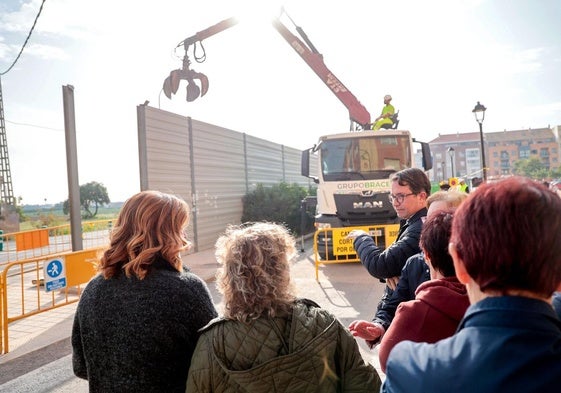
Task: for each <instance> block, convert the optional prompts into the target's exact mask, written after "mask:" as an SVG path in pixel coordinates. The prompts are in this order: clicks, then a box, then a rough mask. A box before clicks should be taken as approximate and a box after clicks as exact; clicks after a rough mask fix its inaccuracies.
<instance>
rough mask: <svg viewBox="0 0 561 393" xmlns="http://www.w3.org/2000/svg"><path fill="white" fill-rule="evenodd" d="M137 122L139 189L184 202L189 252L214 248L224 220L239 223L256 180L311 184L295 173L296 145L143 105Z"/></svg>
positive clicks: (313, 166)
mask: <svg viewBox="0 0 561 393" xmlns="http://www.w3.org/2000/svg"><path fill="white" fill-rule="evenodd" d="M137 120H138V147H139V165H140V168H139V169H140V188H141V190H148V189H151V190H159V191H163V192H168V193H172V194H175V195H178V196H180V197H182V198H183V199H185V201H187V203H189V205H190V206H191V209H192V215H191V222H190V225H189V234H188V235H189V238H190V239H191V240H192V242H193V246H194V247H193V249H192V251H193V252H198V251H203V250H207V249H210V248H212V247H214V243H215V242H216V239H217V238H218V236H219V235H220V234H221V233H222V232H223V231H224V228H225V227H226V226H227V225H228V224H239V223H240V221H241V216H242V208H243V206H242V197H243V196H244V195H245V194H246V193H247V192H249V191H251V190H253V189H254V188H255V187H256V186H257V184H263V185H266V186H267V185H274V184H278V183H280V182H281V181H284V182H286V183H289V184H292V183H297V184H300V185H302V186H303V187H308V186H311V185H312V184H313V182H312V181H311V180H310V179H308V178H306V177H303V176H301V175H300V157H301V151H300V150H298V149H295V148H291V147H287V146H284V145H280V144H277V143H273V142H270V141H267V140H265V139H261V138H257V137H254V136H250V135H247V134H245V133H242V132H238V131H234V130H230V129H227V128H223V127H219V126H216V125H212V124H209V123H205V122H202V121H198V120H194V119H192V118H190V117H184V116H180V115H177V114H174V113H170V112H167V111H163V110H160V109H156V108H152V107H149V106H144V105H139V106H138V107H137ZM315 165H316V163H315V162H313V163H312V168H311V170H310V173H316V172H317V170H316V167H315Z"/></svg>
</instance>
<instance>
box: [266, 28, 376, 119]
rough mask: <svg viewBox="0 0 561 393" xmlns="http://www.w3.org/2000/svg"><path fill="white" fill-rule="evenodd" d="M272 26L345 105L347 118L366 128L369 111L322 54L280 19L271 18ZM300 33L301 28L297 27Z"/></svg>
mask: <svg viewBox="0 0 561 393" xmlns="http://www.w3.org/2000/svg"><path fill="white" fill-rule="evenodd" d="M273 27H274V28H275V29H276V30H277V31H278V32H279V34H280V35H281V36H282V37H283V38H284V39H285V40H286V42H288V44H289V45H290V46H291V47H292V49H294V50H295V51H296V53H298V54H299V55H300V57H301V58H302V59H303V60H304V61H305V62H306V64H308V66H310V68H311V69H312V70H313V71H314V72H315V73H316V75H317V76H318V77H319V78H320V79H321V80H322V81H323V83H325V84H326V85H327V87H328V88H329V89H330V90H331V92H332V93H333V94H335V96H336V97H337V98H338V99H339V100H340V101H341V102H342V103H343V105H345V107H347V109H348V110H349V118H350V119H351V121H353V122H355V123H357V124H359V125H360V126H361V127H363V128H366V127H367V126H368V125H369V124H370V113H369V112H368V111H367V110H366V108H365V107H364V105H362V104H361V103H360V101H359V100H358V99H357V98H356V97H355V95H354V94H353V93H351V92H350V90H349V89H347V87H346V86H345V85H344V84H343V82H341V81H340V80H339V79H338V78H337V77H336V76H335V75H333V73H332V72H331V71H330V70H329V68H327V66H326V65H325V63H324V61H323V56H322V55H321V54H319V53H317V50H316V49H315V47H314V46H313V45H312V44H311V42H309V40H308V39H307V36H305V35H304V36H303V38H305V39H306V42H308V43H309V46H310V47H311V48H312V49H310V48H308V46H307V45H306V44H305V43H304V42H302V40H300V39H299V38H298V37H296V36H295V35H294V34H292V32H291V31H290V30H288V28H287V27H286V26H285V25H284V24H282V22H281V21H280V19H278V18H276V19H275V20H273ZM298 31H299V33H300V34H303V32H301V29H300V28H298Z"/></svg>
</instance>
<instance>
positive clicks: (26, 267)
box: [0, 247, 105, 354]
mask: <svg viewBox="0 0 561 393" xmlns="http://www.w3.org/2000/svg"><path fill="white" fill-rule="evenodd" d="M104 248H105V247H97V248H93V249H88V250H82V251H75V252H64V253H60V254H53V255H49V256H43V257H38V258H31V259H27V260H21V261H15V262H10V263H8V264H7V265H6V267H5V268H4V270H3V271H2V272H1V274H0V295H1V299H0V354H2V353H8V352H9V332H8V327H9V324H10V323H12V322H14V321H18V320H20V319H23V318H27V317H30V316H32V315H36V314H39V313H42V312H46V311H49V310H52V309H55V308H58V307H62V306H66V305H68V304H71V303H75V302H77V301H78V300H79V299H80V295H81V293H82V286H83V285H84V284H86V283H87V282H88V281H90V279H91V278H92V277H93V276H94V275H95V274H96V267H95V266H96V263H97V261H98V260H99V257H100V256H101V253H102V252H103V250H104Z"/></svg>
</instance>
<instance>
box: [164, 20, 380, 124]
mask: <svg viewBox="0 0 561 393" xmlns="http://www.w3.org/2000/svg"><path fill="white" fill-rule="evenodd" d="M283 12H284V10H283ZM284 13H285V12H284ZM285 14H286V13H285ZM286 15H287V14H286ZM287 16H288V15H287ZM289 19H290V21H291V22H292V23H293V24H294V26H295V27H296V30H297V32H298V33H299V34H300V35H301V36H302V38H303V40H304V41H305V42H304V41H302V40H301V39H299V38H298V37H297V36H295V35H294V34H293V33H292V32H291V31H290V30H289V29H288V28H287V27H286V26H285V25H284V24H283V23H282V22H281V20H280V16H279V17H277V18H275V19H274V20H273V22H272V23H273V27H274V28H275V29H276V30H277V31H278V33H279V34H280V35H281V36H282V37H283V38H284V39H285V40H286V42H288V44H289V45H290V46H291V47H292V49H294V50H295V51H296V52H297V53H298V54H299V55H300V57H301V58H302V59H303V60H304V61H305V62H306V64H308V66H309V67H310V68H311V69H312V70H313V71H314V72H315V73H316V75H317V76H318V77H319V78H320V79H321V80H322V81H323V83H325V84H326V85H327V87H328V88H329V89H330V90H331V92H332V93H333V94H335V96H336V97H337V98H338V99H339V100H340V101H341V102H342V103H343V105H345V107H346V108H347V109H348V111H349V118H350V120H351V122H352V123H354V125H355V128H363V129H366V128H369V126H370V123H371V119H370V113H369V112H368V111H367V110H366V108H365V107H364V106H363V105H362V104H361V103H360V101H359V100H358V99H357V98H356V97H355V96H354V94H353V93H351V92H350V91H349V89H347V87H346V86H345V85H344V84H343V83H342V82H341V81H340V80H339V79H338V78H337V77H336V76H335V75H334V74H333V73H332V72H331V71H330V70H329V68H327V66H326V65H325V63H324V62H323V56H322V55H321V54H320V53H318V51H317V49H316V48H315V47H314V45H313V44H312V43H311V42H310V40H309V39H308V37H307V36H306V34H305V33H304V31H303V30H302V28H300V27H298V26H296V24H295V23H294V21H292V19H291V18H290V17H289ZM237 23H238V21H237V20H236V19H235V18H228V19H224V20H223V21H221V22H219V23H217V24H215V25H213V26H210V27H209V28H207V29H205V30H202V31H199V32H198V33H196V34H195V35H193V36H191V37H189V38H186V39H185V40H183V41H182V42H180V43H179V44H178V45H177V47H180V46H183V47H184V49H185V56H184V58H183V67H182V68H181V69H177V70H173V71H171V73H170V75H169V76H168V77H167V78H166V79H165V81H164V86H163V90H164V94H165V95H166V97H168V98H170V99H171V96H172V94H175V93H177V90H178V88H179V82H180V81H181V80H182V79H185V80H187V82H188V85H187V101H189V102H191V101H194V100H195V99H197V98H198V97H199V96H204V95H205V94H206V92H207V91H208V86H209V83H208V78H207V77H206V75H204V74H202V73H199V72H196V71H195V70H193V69H191V68H190V66H191V61H190V59H189V55H188V52H189V48H190V47H191V45H192V46H193V47H194V49H193V56H194V57H195V60H196V61H197V62H199V63H202V62H204V60H205V53H204V47H203V45H202V41H203V40H204V39H206V38H209V37H211V36H213V35H215V34H218V33H220V32H222V31H224V30H226V29H229V28H230V27H232V26H235V25H236V24H237ZM197 45H200V48H201V50H202V51H203V53H202V56H197ZM195 79H199V80H200V83H201V88H199V87H198V86H197V84H196V83H195ZM357 126H358V127H357ZM351 128H352V127H351Z"/></svg>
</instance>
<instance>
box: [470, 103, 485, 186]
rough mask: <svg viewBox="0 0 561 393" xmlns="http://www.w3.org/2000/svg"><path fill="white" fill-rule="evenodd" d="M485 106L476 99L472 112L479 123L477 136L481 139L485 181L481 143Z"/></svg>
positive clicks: (483, 168)
mask: <svg viewBox="0 0 561 393" xmlns="http://www.w3.org/2000/svg"><path fill="white" fill-rule="evenodd" d="M486 110H487V108H485V106H484V105H481V104H480V103H479V101H477V105H476V106H475V108H473V110H472V112H473V114H474V115H475V120H476V121H477V122H478V123H479V137H480V139H481V165H482V168H481V170H482V171H483V181H484V182H486V181H487V165H485V145H484V144H483V120H485V111H486Z"/></svg>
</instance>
